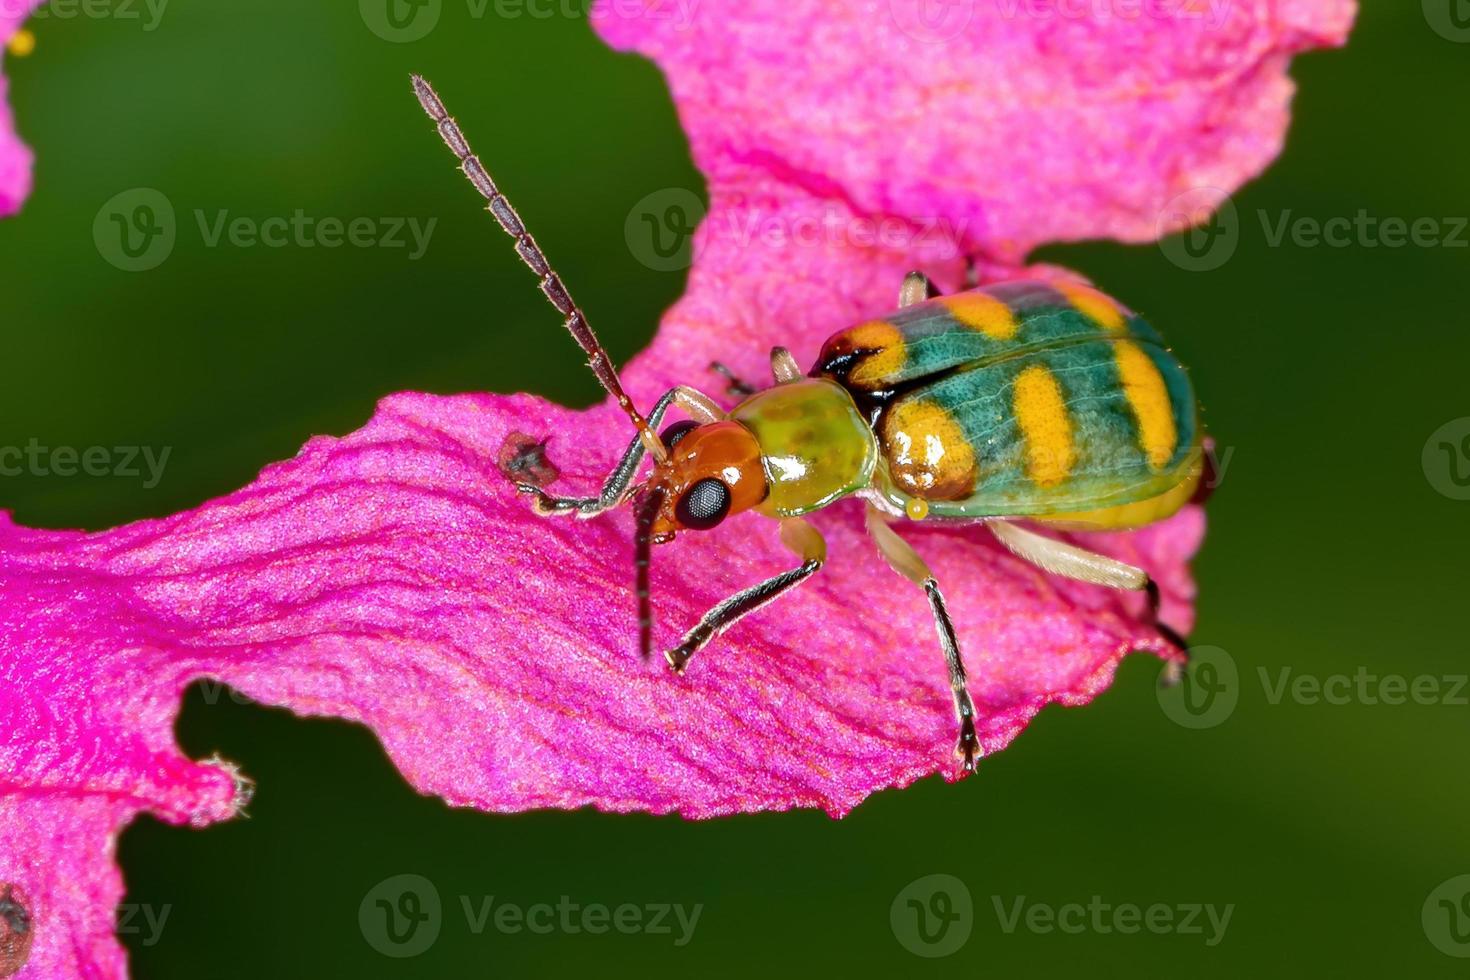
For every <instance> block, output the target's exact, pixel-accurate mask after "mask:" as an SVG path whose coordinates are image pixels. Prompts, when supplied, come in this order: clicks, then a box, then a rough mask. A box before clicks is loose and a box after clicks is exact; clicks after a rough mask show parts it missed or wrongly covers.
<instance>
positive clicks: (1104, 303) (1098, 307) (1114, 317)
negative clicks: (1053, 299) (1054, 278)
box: [1054, 282, 1128, 333]
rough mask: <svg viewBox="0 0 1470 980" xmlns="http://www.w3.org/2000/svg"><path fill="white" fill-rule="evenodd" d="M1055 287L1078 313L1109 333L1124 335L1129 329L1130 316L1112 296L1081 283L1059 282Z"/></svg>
mask: <svg viewBox="0 0 1470 980" xmlns="http://www.w3.org/2000/svg"><path fill="white" fill-rule="evenodd" d="M1054 285H1055V286H1056V290H1057V292H1059V293H1061V294H1062V295H1063V296H1065V297H1067V302H1069V303H1071V304H1072V305H1073V306H1075V307H1076V308H1077V310H1078V312H1080V313H1081V314H1082V315H1083V316H1086V317H1088V318H1090V319H1092V320H1093V321H1095V322H1096V323H1097V325H1098V326H1100V327H1102V328H1103V329H1104V330H1106V331H1108V332H1109V333H1123V332H1125V331H1126V330H1127V329H1128V314H1127V313H1126V312H1125V311H1124V310H1123V308H1122V307H1121V306H1119V305H1118V301H1117V300H1115V299H1113V298H1112V297H1111V296H1106V295H1104V294H1102V293H1100V292H1098V291H1097V290H1096V289H1093V288H1092V287H1091V286H1084V285H1082V284H1081V283H1080V282H1058V283H1055V284H1054Z"/></svg>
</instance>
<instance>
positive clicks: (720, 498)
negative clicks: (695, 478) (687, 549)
mask: <svg viewBox="0 0 1470 980" xmlns="http://www.w3.org/2000/svg"><path fill="white" fill-rule="evenodd" d="M728 513H730V488H729V487H727V486H725V481H724V480H719V479H716V478H715V477H712V476H707V477H705V478H704V479H703V480H700V481H699V482H698V483H696V484H694V486H692V487H690V488H689V489H688V490H686V491H684V496H682V497H680V498H679V502H678V503H677V504H675V505H674V516H675V517H677V518H678V519H679V523H680V524H682V525H684V526H685V527H687V528H691V529H693V530H695V531H708V530H709V529H710V528H712V527H714V526H715V525H716V524H718V523H720V522H721V521H723V520H724V519H725V515H726V514H728Z"/></svg>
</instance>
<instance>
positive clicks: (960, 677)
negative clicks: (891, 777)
mask: <svg viewBox="0 0 1470 980" xmlns="http://www.w3.org/2000/svg"><path fill="white" fill-rule="evenodd" d="M868 534H869V535H870V536H871V537H872V539H873V541H874V543H875V544H877V545H878V550H879V551H880V552H882V554H883V557H884V558H885V559H886V560H887V561H888V564H889V566H890V567H892V569H893V570H894V571H895V572H897V573H898V574H900V575H902V576H903V577H904V578H906V579H908V580H909V581H910V582H913V583H914V584H915V585H917V586H919V587H920V588H922V589H923V590H924V595H925V597H927V598H928V600H929V611H930V612H931V613H933V614H934V629H935V631H936V632H937V633H938V634H939V645H940V647H942V648H943V650H944V663H945V666H946V667H948V668H949V690H950V694H951V695H953V697H954V713H955V718H956V719H957V720H958V721H959V723H960V735H959V738H958V739H957V740H956V741H955V746H954V754H955V757H956V758H958V759H959V760H960V765H961V766H962V767H963V769H964V771H965V772H974V771H975V757H976V756H977V755H979V754H980V739H979V738H978V737H977V736H976V734H975V705H974V703H973V702H972V701H971V700H970V692H969V689H968V688H967V687H966V685H965V663H964V660H963V659H961V657H960V641H959V638H958V637H956V636H955V632H954V622H953V621H952V620H951V619H950V618H949V609H948V608H947V607H946V606H945V604H944V595H943V593H941V592H940V591H939V582H938V581H937V580H936V579H935V578H934V573H933V572H931V571H930V570H929V566H928V565H927V564H926V563H925V562H924V559H922V558H920V557H919V554H918V552H916V551H914V549H913V547H912V546H911V545H910V544H909V543H908V542H907V541H905V540H904V539H903V538H901V537H899V536H898V532H897V531H895V530H893V528H891V527H889V526H888V520H887V518H885V517H884V515H883V512H882V511H880V510H878V509H877V508H876V507H874V506H873V505H872V504H869V505H868Z"/></svg>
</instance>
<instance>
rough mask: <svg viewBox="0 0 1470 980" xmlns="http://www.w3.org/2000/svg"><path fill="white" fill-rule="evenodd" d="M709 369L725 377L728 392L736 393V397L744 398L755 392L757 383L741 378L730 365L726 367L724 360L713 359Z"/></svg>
mask: <svg viewBox="0 0 1470 980" xmlns="http://www.w3.org/2000/svg"><path fill="white" fill-rule="evenodd" d="M709 369H710V370H711V371H713V372H715V374H718V375H719V376H720V377H722V378H724V379H725V381H726V384H725V392H726V394H730V395H734V396H735V397H736V398H744V397H746V396H747V395H753V394H755V392H756V388H755V385H753V384H751V383H750V382H748V381H746V380H744V379H743V378H741V377H740V376H739V375H737V374H736V373H735V372H734V371H731V370H730V369H729V368H728V367H726V366H725V365H724V364H723V363H722V362H720V361H711V362H710V366H709Z"/></svg>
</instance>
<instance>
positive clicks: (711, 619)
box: [664, 517, 827, 674]
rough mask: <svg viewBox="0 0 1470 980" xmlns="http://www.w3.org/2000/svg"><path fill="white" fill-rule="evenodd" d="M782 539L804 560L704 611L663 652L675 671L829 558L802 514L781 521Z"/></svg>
mask: <svg viewBox="0 0 1470 980" xmlns="http://www.w3.org/2000/svg"><path fill="white" fill-rule="evenodd" d="M781 543H782V544H784V545H785V546H786V547H787V549H789V550H790V551H792V552H795V553H796V554H797V555H798V556H800V558H801V560H802V561H801V564H800V565H798V566H797V567H796V568H793V569H791V570H790V571H787V572H782V573H781V574H780V575H774V576H772V577H771V578H768V579H766V580H765V581H764V582H761V583H760V584H758V585H752V586H751V587H750V588H748V589H743V590H741V591H740V592H737V593H735V594H734V595H732V596H731V597H730V598H728V599H726V600H725V601H724V602H721V603H720V604H719V605H717V606H715V607H714V608H713V609H711V610H710V611H709V612H707V613H705V614H704V618H703V619H701V620H700V621H699V623H698V624H697V625H695V627H694V628H693V629H691V630H690V631H689V632H688V633H685V634H684V639H683V640H682V641H680V643H679V645H678V646H677V647H675V648H674V649H672V650H670V651H669V652H668V653H666V654H665V655H664V656H665V657H666V658H667V659H668V661H669V666H670V667H672V668H674V672H675V673H676V674H682V673H684V668H685V666H687V665H688V663H689V661H690V659H691V658H692V657H693V656H694V655H695V654H696V653H698V652H699V651H700V650H702V649H703V648H704V647H705V645H707V644H708V643H709V641H710V640H713V639H714V638H715V637H717V636H719V635H720V634H721V633H723V632H724V631H725V630H727V629H729V628H730V627H731V626H734V625H735V623H736V622H738V621H739V620H740V618H741V617H743V616H745V615H746V614H747V613H753V612H755V611H756V610H757V609H759V608H761V607H762V606H764V605H766V604H767V603H769V602H771V601H773V600H774V599H776V598H777V597H778V596H780V595H781V594H783V593H785V592H787V591H789V590H791V589H793V588H795V587H796V586H798V585H800V584H801V583H802V582H805V581H806V580H807V579H809V578H811V577H812V576H813V575H815V574H816V573H817V571H818V570H819V569H820V568H821V567H822V565H823V564H824V563H825V562H826V560H827V543H826V542H825V541H823V540H822V535H821V533H820V532H819V531H817V529H816V528H814V527H812V526H811V525H810V524H808V523H807V522H806V521H804V520H802V519H801V518H800V517H788V518H786V519H785V520H783V521H782V522H781Z"/></svg>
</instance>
